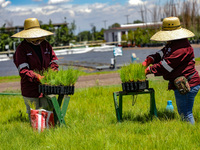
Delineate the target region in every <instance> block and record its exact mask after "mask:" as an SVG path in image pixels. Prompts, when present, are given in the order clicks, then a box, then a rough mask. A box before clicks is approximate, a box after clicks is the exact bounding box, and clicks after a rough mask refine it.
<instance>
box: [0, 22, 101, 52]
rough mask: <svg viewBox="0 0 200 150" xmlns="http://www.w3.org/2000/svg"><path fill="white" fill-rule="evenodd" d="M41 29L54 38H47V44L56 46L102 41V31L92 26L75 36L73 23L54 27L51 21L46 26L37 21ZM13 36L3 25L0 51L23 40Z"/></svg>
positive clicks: (15, 45) (0, 34)
mask: <svg viewBox="0 0 200 150" xmlns="http://www.w3.org/2000/svg"><path fill="white" fill-rule="evenodd" d="M39 22H40V25H41V28H42V29H45V30H48V31H51V32H53V33H55V34H54V36H48V37H46V39H47V40H48V41H49V43H50V44H51V45H52V46H54V47H56V46H67V45H69V43H71V42H74V41H75V42H82V41H96V40H104V36H103V33H104V29H103V28H102V29H101V30H100V31H97V30H96V27H95V26H94V27H93V28H92V30H91V31H83V32H80V33H78V35H75V30H76V24H75V21H73V22H71V23H69V24H63V25H61V26H60V27H54V26H53V24H52V21H51V20H50V21H49V23H48V24H43V23H42V21H39ZM13 34H15V33H14V31H7V29H6V27H5V24H4V25H3V26H2V27H1V28H0V51H6V50H7V49H6V45H9V49H10V50H13V49H14V48H15V47H17V46H18V45H19V43H20V42H21V41H22V40H23V39H18V38H11V36H12V35H13Z"/></svg>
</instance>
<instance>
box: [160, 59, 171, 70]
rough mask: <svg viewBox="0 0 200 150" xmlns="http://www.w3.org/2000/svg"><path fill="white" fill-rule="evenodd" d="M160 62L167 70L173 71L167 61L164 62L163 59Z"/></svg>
mask: <svg viewBox="0 0 200 150" xmlns="http://www.w3.org/2000/svg"><path fill="white" fill-rule="evenodd" d="M161 64H162V65H163V67H164V68H165V69H166V70H167V71H169V72H172V71H173V68H172V67H170V66H169V65H168V64H167V62H166V61H165V60H163V61H161Z"/></svg>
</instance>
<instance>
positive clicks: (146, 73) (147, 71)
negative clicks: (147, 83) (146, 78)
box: [145, 67, 151, 75]
mask: <svg viewBox="0 0 200 150" xmlns="http://www.w3.org/2000/svg"><path fill="white" fill-rule="evenodd" d="M148 74H151V70H150V67H147V68H146V69H145V75H148Z"/></svg>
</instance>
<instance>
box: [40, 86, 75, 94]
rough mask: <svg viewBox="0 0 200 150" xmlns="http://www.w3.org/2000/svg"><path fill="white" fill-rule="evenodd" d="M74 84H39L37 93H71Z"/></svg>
mask: <svg viewBox="0 0 200 150" xmlns="http://www.w3.org/2000/svg"><path fill="white" fill-rule="evenodd" d="M74 89H75V87H74V86H51V85H44V84H41V85H39V93H43V94H46V95H50V94H63V95H73V94H74Z"/></svg>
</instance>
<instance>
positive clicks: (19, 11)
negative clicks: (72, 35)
mask: <svg viewBox="0 0 200 150" xmlns="http://www.w3.org/2000/svg"><path fill="white" fill-rule="evenodd" d="M128 1H129V2H130V1H131V0H127V2H128ZM2 2H5V1H4V0H0V4H1V3H2ZM57 2H69V0H57V1H55V0H49V1H48V3H51V4H45V5H44V4H43V3H40V4H38V3H37V4H34V5H24V6H23V5H20V6H15V5H10V6H8V7H6V8H4V9H0V14H1V18H0V26H2V25H3V24H4V23H5V22H4V20H6V19H9V20H12V21H13V26H16V25H20V26H23V22H24V20H25V19H26V18H30V17H36V18H38V20H41V21H42V22H43V23H48V22H49V20H50V19H51V20H52V22H53V23H62V22H64V21H65V19H64V18H65V17H66V18H67V20H66V21H67V22H69V23H71V22H72V21H73V20H75V23H76V25H77V30H79V28H80V31H83V30H90V29H91V26H90V24H91V23H92V24H94V25H95V26H96V28H97V30H100V29H101V28H103V27H104V23H105V22H104V21H105V20H106V26H107V28H108V26H110V25H112V24H113V23H120V24H124V23H126V22H127V17H126V15H129V18H128V19H129V23H132V22H133V21H134V20H141V14H140V13H139V8H138V7H134V6H133V5H131V4H130V3H126V4H124V5H122V4H120V3H113V4H111V5H109V3H93V4H82V5H77V4H76V5H73V4H69V3H62V4H56V3H57ZM54 4H55V5H54ZM137 4H138V3H137ZM148 7H150V5H148Z"/></svg>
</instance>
